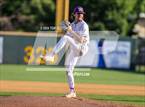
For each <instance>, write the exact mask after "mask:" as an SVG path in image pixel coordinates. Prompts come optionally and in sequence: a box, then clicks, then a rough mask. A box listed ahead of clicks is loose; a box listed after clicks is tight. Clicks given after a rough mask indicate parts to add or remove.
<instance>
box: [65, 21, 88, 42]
mask: <svg viewBox="0 0 145 107" xmlns="http://www.w3.org/2000/svg"><path fill="white" fill-rule="evenodd" d="M71 27H72V30H73V31H75V32H76V33H77V34H79V35H80V36H84V37H86V39H87V42H86V43H87V44H88V43H89V41H90V37H89V27H88V25H87V23H86V22H85V21H84V20H82V21H80V22H76V21H74V22H72V23H71ZM67 34H68V35H70V36H72V35H71V34H70V33H67Z"/></svg>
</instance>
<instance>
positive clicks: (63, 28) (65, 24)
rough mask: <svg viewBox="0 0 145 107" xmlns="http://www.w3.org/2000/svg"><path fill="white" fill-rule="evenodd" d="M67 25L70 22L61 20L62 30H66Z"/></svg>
mask: <svg viewBox="0 0 145 107" xmlns="http://www.w3.org/2000/svg"><path fill="white" fill-rule="evenodd" d="M69 26H70V22H69V21H66V20H65V21H62V22H61V24H60V27H61V29H62V30H63V31H64V32H67V30H68V27H69Z"/></svg>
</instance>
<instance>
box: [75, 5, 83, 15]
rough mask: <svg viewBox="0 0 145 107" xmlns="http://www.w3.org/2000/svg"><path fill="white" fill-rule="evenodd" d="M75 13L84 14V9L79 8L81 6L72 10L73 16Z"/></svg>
mask: <svg viewBox="0 0 145 107" xmlns="http://www.w3.org/2000/svg"><path fill="white" fill-rule="evenodd" d="M75 13H82V14H85V12H84V9H83V7H81V6H77V7H75V9H74V14H75Z"/></svg>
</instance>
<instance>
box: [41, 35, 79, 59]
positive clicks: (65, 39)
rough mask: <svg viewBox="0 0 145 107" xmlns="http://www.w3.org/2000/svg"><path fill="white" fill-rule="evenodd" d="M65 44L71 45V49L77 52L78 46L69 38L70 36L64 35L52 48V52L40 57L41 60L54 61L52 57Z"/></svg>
mask: <svg viewBox="0 0 145 107" xmlns="http://www.w3.org/2000/svg"><path fill="white" fill-rule="evenodd" d="M66 44H68V45H71V47H73V48H75V49H77V50H79V45H77V44H76V43H75V41H74V39H73V38H71V37H70V36H67V35H64V36H63V37H62V38H61V39H60V40H59V42H58V43H57V44H56V45H55V47H54V48H53V51H52V52H51V53H50V54H48V55H46V56H41V57H42V58H44V60H46V61H51V62H53V61H54V55H55V54H57V53H58V52H59V51H60V50H61V49H62V48H63V47H64V46H65V45H66Z"/></svg>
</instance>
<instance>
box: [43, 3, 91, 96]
mask: <svg viewBox="0 0 145 107" xmlns="http://www.w3.org/2000/svg"><path fill="white" fill-rule="evenodd" d="M73 14H74V17H75V18H74V19H75V20H74V21H73V22H72V23H71V24H70V25H68V27H67V28H66V30H67V32H66V34H65V35H64V36H63V37H62V38H61V39H60V40H59V42H58V43H57V44H56V45H55V47H54V48H53V51H52V52H51V53H50V54H49V55H46V56H43V59H44V60H46V61H53V60H54V55H55V54H57V53H58V52H59V51H60V50H61V49H62V48H63V47H64V46H66V45H69V48H68V49H69V51H68V52H67V56H66V59H65V66H66V71H67V72H66V74H67V78H68V84H69V88H70V92H69V93H68V94H66V95H65V96H66V97H67V98H72V97H76V92H75V85H74V76H73V70H74V67H75V65H76V63H77V61H78V59H79V58H80V57H81V56H83V55H85V54H86V53H87V51H88V44H89V28H88V25H87V23H86V22H85V21H84V20H83V18H84V14H85V12H84V9H83V8H82V7H81V6H77V7H76V8H75V9H74V12H73Z"/></svg>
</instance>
